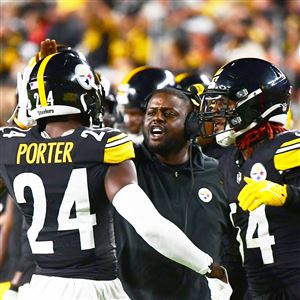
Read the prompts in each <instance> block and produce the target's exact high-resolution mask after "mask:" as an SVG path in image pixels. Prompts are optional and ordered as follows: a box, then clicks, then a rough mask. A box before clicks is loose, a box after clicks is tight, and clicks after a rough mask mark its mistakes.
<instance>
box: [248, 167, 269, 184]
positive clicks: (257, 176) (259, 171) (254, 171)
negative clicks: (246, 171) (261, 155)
mask: <svg viewBox="0 0 300 300" xmlns="http://www.w3.org/2000/svg"><path fill="white" fill-rule="evenodd" d="M250 177H251V178H252V179H253V180H258V181H260V180H265V179H266V178H267V171H266V168H265V167H264V166H263V164H261V163H256V164H254V165H253V166H252V168H251V171H250Z"/></svg>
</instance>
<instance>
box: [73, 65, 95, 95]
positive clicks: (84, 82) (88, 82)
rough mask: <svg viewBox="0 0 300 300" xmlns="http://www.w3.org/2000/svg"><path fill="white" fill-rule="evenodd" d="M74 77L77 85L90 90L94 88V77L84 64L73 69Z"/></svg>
mask: <svg viewBox="0 0 300 300" xmlns="http://www.w3.org/2000/svg"><path fill="white" fill-rule="evenodd" d="M75 76H76V79H77V81H78V83H79V84H80V85H81V86H82V87H83V88H84V89H85V90H91V89H92V88H93V87H94V86H95V77H94V74H93V72H92V71H91V69H90V68H89V67H88V66H87V65H84V64H80V65H77V66H76V67H75Z"/></svg>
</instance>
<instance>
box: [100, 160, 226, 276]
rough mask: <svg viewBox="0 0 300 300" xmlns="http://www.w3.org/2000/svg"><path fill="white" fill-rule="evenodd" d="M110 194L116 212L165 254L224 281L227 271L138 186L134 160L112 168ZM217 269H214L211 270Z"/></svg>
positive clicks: (108, 183) (106, 182)
mask: <svg viewBox="0 0 300 300" xmlns="http://www.w3.org/2000/svg"><path fill="white" fill-rule="evenodd" d="M105 188H106V193H107V195H108V198H109V199H110V201H112V204H113V205H114V207H115V208H116V210H117V211H118V212H119V213H120V215H122V216H123V217H124V218H125V219H126V220H127V221H128V222H129V223H131V225H132V226H133V227H134V228H135V230H136V231H137V233H138V234H139V235H140V236H141V237H142V238H143V239H144V240H145V241H146V242H147V243H148V244H149V245H150V246H152V247H153V248H154V249H156V250H157V251H158V252H160V253H161V254H162V255H164V256H166V257H168V258H169V259H172V260H174V261H176V262H178V263H180V264H182V265H185V266H187V267H189V268H191V269H193V270H194V271H196V272H198V273H200V274H207V273H211V276H216V277H218V278H221V277H223V276H224V271H223V269H221V267H220V266H219V265H217V264H214V265H212V262H213V260H212V258H211V257H210V256H209V255H208V254H206V253H205V252H203V251H201V250H200V249H198V248H197V247H196V246H195V245H194V244H193V243H192V242H191V241H190V240H189V239H188V238H187V237H186V235H185V234H184V233H183V232H182V231H181V230H180V229H179V228H178V227H177V226H176V225H174V224H173V223H172V222H170V221H169V220H167V219H165V218H164V217H163V216H161V215H160V214H159V212H158V211H157V210H156V208H155V207H154V205H153V204H152V202H151V201H150V199H149V198H148V196H147V195H146V194H145V193H144V191H143V190H142V189H141V188H140V187H139V186H138V185H137V176H136V169H135V166H134V164H133V162H132V161H131V160H126V161H124V162H122V163H120V164H117V165H113V166H110V167H109V169H108V172H107V175H106V178H105ZM212 266H213V270H211V267H212Z"/></svg>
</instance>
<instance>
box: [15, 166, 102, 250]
mask: <svg viewBox="0 0 300 300" xmlns="http://www.w3.org/2000/svg"><path fill="white" fill-rule="evenodd" d="M13 187H14V192H15V196H16V200H17V202H18V203H20V204H22V203H26V200H25V197H24V189H25V188H26V187H29V188H30V189H31V191H32V195H33V216H32V224H31V226H30V228H29V229H28V231H27V236H28V240H29V243H30V246H31V250H32V253H34V254H51V253H54V248H53V241H37V238H38V235H39V233H40V231H41V230H42V229H43V227H44V224H45V219H46V211H47V200H46V192H45V187H44V184H43V181H42V179H41V178H40V177H39V176H38V175H36V174H34V173H22V174H19V175H18V176H17V177H16V178H15V180H14V183H13ZM74 203H75V210H76V218H70V212H71V209H72V207H73V204H74ZM57 222H58V231H63V230H74V229H77V230H79V236H80V245H81V249H82V250H87V249H93V248H95V240H94V232H93V226H94V225H96V224H97V222H96V215H95V214H90V203H89V194H88V184H87V175H86V169H84V168H81V169H75V170H73V171H72V173H71V176H70V179H69V182H68V185H67V188H66V190H65V193H64V197H63V200H62V203H61V206H60V208H59V213H58V217H57Z"/></svg>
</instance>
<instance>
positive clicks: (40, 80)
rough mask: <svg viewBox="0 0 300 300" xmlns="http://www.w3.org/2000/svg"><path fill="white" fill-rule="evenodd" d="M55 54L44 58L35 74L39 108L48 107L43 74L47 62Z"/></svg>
mask: <svg viewBox="0 0 300 300" xmlns="http://www.w3.org/2000/svg"><path fill="white" fill-rule="evenodd" d="M56 54H57V53H54V54H51V55H48V56H46V57H45V58H44V60H43V61H42V63H41V65H40V67H39V70H38V73H37V82H38V91H39V96H40V103H41V106H48V103H47V99H46V92H45V83H44V73H45V69H46V66H47V64H48V62H49V60H50V59H51V58H52V57H53V56H54V55H56Z"/></svg>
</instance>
